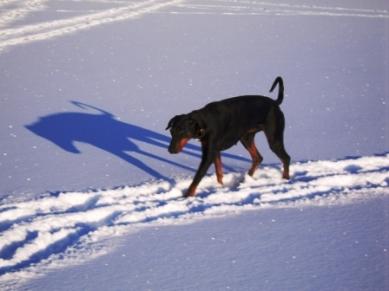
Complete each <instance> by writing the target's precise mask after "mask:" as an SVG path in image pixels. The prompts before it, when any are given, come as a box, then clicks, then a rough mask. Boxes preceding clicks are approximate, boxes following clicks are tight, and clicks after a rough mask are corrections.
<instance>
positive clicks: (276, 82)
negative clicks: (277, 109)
mask: <svg viewBox="0 0 389 291" xmlns="http://www.w3.org/2000/svg"><path fill="white" fill-rule="evenodd" d="M277 85H278V97H277V100H276V103H277V104H278V105H280V104H281V103H282V100H284V82H283V81H282V78H281V77H279V76H278V77H277V78H276V79H275V80H274V82H273V85H272V86H271V89H270V92H273V90H274V88H275V87H276V86H277Z"/></svg>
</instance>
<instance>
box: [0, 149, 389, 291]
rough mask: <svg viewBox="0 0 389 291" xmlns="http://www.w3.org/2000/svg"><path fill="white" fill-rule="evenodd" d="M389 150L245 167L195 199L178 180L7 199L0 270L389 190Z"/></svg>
mask: <svg viewBox="0 0 389 291" xmlns="http://www.w3.org/2000/svg"><path fill="white" fill-rule="evenodd" d="M388 170H389V155H384V156H374V157H360V158H354V159H345V160H339V161H316V162H303V163H296V164H294V165H293V168H292V171H293V173H294V174H293V178H292V179H291V180H290V181H286V182H285V181H281V178H280V173H279V170H278V169H277V168H274V167H265V168H264V169H261V170H260V171H258V173H257V174H256V175H255V176H254V177H253V178H252V177H250V176H247V175H244V174H238V173H229V174H227V175H226V177H225V186H223V187H221V186H219V187H217V186H215V181H214V180H216V178H215V177H214V175H212V176H207V177H206V178H205V179H204V180H203V181H202V183H201V185H200V187H199V190H198V192H199V193H198V195H197V197H195V198H190V199H185V198H182V193H183V190H184V189H186V188H187V187H188V186H189V183H190V181H191V179H190V178H187V179H176V180H174V181H173V183H168V182H166V181H161V182H154V183H147V184H142V185H140V186H136V187H124V188H119V189H105V190H95V191H90V192H77V193H74V192H71V193H56V194H55V195H54V194H50V193H48V194H46V195H43V197H41V198H39V199H35V200H29V201H20V202H15V203H12V202H8V203H2V206H1V209H0V228H1V231H2V232H1V236H0V257H1V260H0V272H1V274H7V275H6V276H2V278H1V281H2V282H3V284H9V283H10V282H9V281H16V282H18V281H19V282H20V281H21V280H22V279H26V278H31V277H34V276H36V275H37V274H39V272H40V271H39V270H40V269H41V268H42V265H43V266H44V267H45V268H44V269H45V270H47V269H50V267H51V268H53V267H55V266H58V265H60V263H59V262H61V261H62V263H63V260H64V256H65V257H66V258H67V259H68V260H69V259H70V258H71V259H72V260H74V261H77V262H80V261H85V260H86V259H91V258H95V257H96V255H98V254H99V253H101V249H102V245H103V244H104V243H103V242H104V240H106V239H107V238H110V237H112V236H115V235H119V234H120V235H123V234H125V233H131V232H133V231H135V230H136V231H139V230H141V229H142V228H146V227H150V226H161V225H164V226H166V225H180V224H186V223H192V222H193V221H197V220H200V219H208V218H212V217H216V216H224V215H228V214H237V213H242V212H244V211H248V210H260V209H270V208H280V207H296V208H298V207H304V206H318V207H321V206H332V205H343V204H349V203H352V202H356V201H361V200H362V201H363V200H366V199H371V198H373V197H374V198H377V197H382V196H387V195H389V187H388V186H389V173H388Z"/></svg>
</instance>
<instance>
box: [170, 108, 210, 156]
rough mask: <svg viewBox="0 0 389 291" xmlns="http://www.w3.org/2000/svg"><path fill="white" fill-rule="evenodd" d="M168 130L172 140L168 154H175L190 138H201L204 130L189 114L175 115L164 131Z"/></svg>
mask: <svg viewBox="0 0 389 291" xmlns="http://www.w3.org/2000/svg"><path fill="white" fill-rule="evenodd" d="M168 129H170V134H171V135H172V140H171V142H170V145H169V153H171V154H177V153H179V152H181V151H182V149H183V148H184V146H185V145H186V144H187V143H188V141H189V140H190V139H191V138H201V137H202V136H203V135H204V128H203V127H202V126H201V124H200V122H199V121H198V120H196V118H194V117H193V116H192V115H191V114H181V115H176V116H174V117H173V118H172V119H170V121H169V123H168V125H167V127H166V130H168Z"/></svg>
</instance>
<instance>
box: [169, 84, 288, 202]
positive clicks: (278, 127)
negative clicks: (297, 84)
mask: <svg viewBox="0 0 389 291" xmlns="http://www.w3.org/2000/svg"><path fill="white" fill-rule="evenodd" d="M277 85H278V97H277V100H273V99H271V98H269V97H265V96H239V97H233V98H228V99H224V100H221V101H217V102H212V103H209V104H207V105H206V106H204V107H203V108H201V109H198V110H194V111H192V112H191V113H188V114H181V115H177V116H175V117H173V118H172V119H171V120H170V121H169V123H168V126H167V128H166V129H170V132H171V135H172V140H171V143H170V146H169V152H170V153H178V152H180V151H181V150H182V148H183V147H184V146H185V144H186V143H187V142H188V140H189V139H191V138H197V139H199V140H200V141H201V144H202V153H203V155H202V160H201V163H200V166H199V169H198V170H197V173H196V175H195V177H194V179H193V182H192V184H191V185H190V187H189V189H188V191H187V193H186V194H185V196H194V195H195V192H196V187H197V185H198V184H199V183H200V181H201V179H202V178H203V177H204V175H205V174H206V172H207V170H208V168H209V166H210V165H211V164H212V163H215V167H216V175H217V180H218V182H219V183H221V184H222V183H223V182H222V177H223V173H222V166H221V158H220V152H221V151H223V150H226V149H228V148H230V147H231V146H233V145H234V144H236V143H237V142H238V141H240V142H241V143H242V144H243V146H244V147H245V148H246V149H247V150H248V151H249V153H250V155H251V158H252V160H253V163H252V166H251V168H250V170H249V175H253V174H254V171H255V169H256V168H257V167H258V165H259V164H260V163H261V161H262V156H261V154H260V153H259V152H258V150H257V148H256V146H255V143H254V136H255V134H256V133H257V132H259V131H264V133H265V135H266V138H267V141H268V143H269V145H270V148H271V150H272V151H273V152H274V153H275V154H276V155H277V156H278V157H279V158H280V159H281V161H282V163H283V167H284V169H283V178H285V179H289V164H290V157H289V155H288V153H287V152H286V151H285V148H284V139H283V135H284V128H285V119H284V114H283V113H282V111H281V109H280V107H279V105H280V104H281V103H282V101H283V98H284V85H283V81H282V78H281V77H277V78H276V79H275V80H274V83H273V85H272V87H271V89H270V92H272V91H273V90H274V88H275V87H276V86H277Z"/></svg>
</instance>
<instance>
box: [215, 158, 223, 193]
mask: <svg viewBox="0 0 389 291" xmlns="http://www.w3.org/2000/svg"><path fill="white" fill-rule="evenodd" d="M214 163H215V170H216V178H217V182H218V183H219V184H220V185H223V165H222V159H221V156H220V152H218V153H217V154H216V157H215V161H214Z"/></svg>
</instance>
